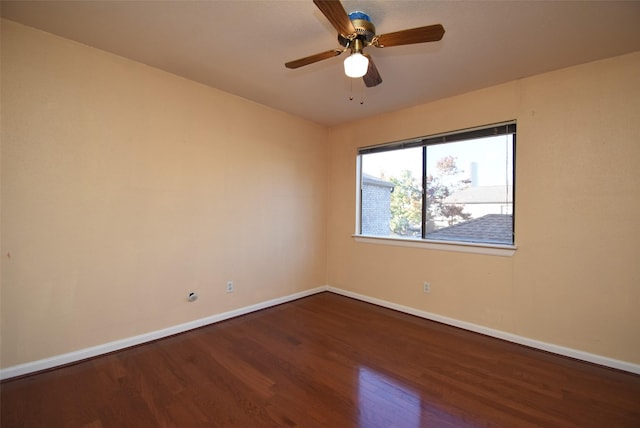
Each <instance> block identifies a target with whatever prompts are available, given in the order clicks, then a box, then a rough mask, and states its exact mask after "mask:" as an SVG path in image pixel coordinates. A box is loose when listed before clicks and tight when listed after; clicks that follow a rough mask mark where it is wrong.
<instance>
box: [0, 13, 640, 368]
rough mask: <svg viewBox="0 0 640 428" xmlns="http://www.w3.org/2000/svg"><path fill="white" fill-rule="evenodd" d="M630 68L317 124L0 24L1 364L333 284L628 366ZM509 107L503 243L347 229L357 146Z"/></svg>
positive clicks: (639, 238)
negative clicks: (476, 249) (511, 168)
mask: <svg viewBox="0 0 640 428" xmlns="http://www.w3.org/2000/svg"><path fill="white" fill-rule="evenodd" d="M639 69H640V53H636V54H632V55H627V56H622V57H618V58H613V59H610V60H606V61H600V62H596V63H591V64H587V65H583V66H579V67H573V68H570V69H565V70H560V71H557V72H553V73H548V74H544V75H539V76H535V77H533V78H528V79H523V80H520V81H516V82H511V83H508V84H505V85H501V86H496V87H492V88H488V89H485V90H482V91H477V92H473V93H468V94H465V95H461V96H458V97H453V98H449V99H445V100H441V101H438V102H434V103H429V104H424V105H421V106H418V107H415V108H412V109H408V110H403V111H399V112H394V113H390V114H387V115H383V116H380V117H376V118H371V119H368V120H364V121H360V122H357V123H351V124H348V125H345V126H341V127H337V128H335V129H332V130H326V129H323V128H321V127H318V126H316V125H313V124H311V123H309V122H305V121H303V120H300V119H297V118H295V117H292V116H289V115H286V114H284V113H280V112H277V111H274V110H271V109H268V108H266V107H263V106H260V105H257V104H254V103H251V102H248V101H246V100H243V99H240V98H237V97H234V96H231V95H229V94H225V93H223V92H220V91H217V90H214V89H211V88H208V87H205V86H202V85H199V84H196V83H194V82H190V81H188V80H185V79H182V78H179V77H176V76H173V75H170V74H167V73H164V72H161V71H159V70H156V69H153V68H150V67H146V66H144V65H141V64H138V63H134V62H131V61H128V60H125V59H123V58H120V57H116V56H113V55H110V54H107V53H104V52H101V51H98V50H95V49H92V48H89V47H86V46H82V45H78V44H76V43H73V42H70V41H67V40H64V39H60V38H57V37H54V36H51V35H47V34H45V33H41V32H39V31H35V30H32V29H28V28H25V27H22V26H20V25H17V24H13V23H10V22H7V21H3V28H2V136H1V137H2V141H1V142H2V158H1V161H2V198H1V210H2V211H1V214H2V218H1V221H2V244H1V246H2V251H1V253H0V254H1V257H2V272H1V273H2V290H1V304H2V306H1V310H2V313H1V323H2V324H1V329H2V330H1V334H2V337H1V339H2V354H1V359H2V361H1V367H3V368H4V367H11V366H14V365H16V364H20V363H27V362H32V361H35V360H38V359H42V358H47V357H52V356H56V355H60V354H62V353H66V352H72V351H74V350H78V349H82V348H86V347H89V346H93V345H100V344H104V343H106V342H109V341H112V340H117V339H122V338H127V337H131V336H134V335H137V334H144V333H147V332H150V331H154V330H158V329H162V328H165V327H170V326H174V325H177V324H180V323H183V322H188V321H191V320H195V319H199V318H203V317H207V316H209V315H212V314H217V313H221V312H224V311H228V310H232V309H235V308H240V307H244V306H247V305H250V304H253V303H257V302H262V301H265V300H268V299H271V298H276V297H279V296H284V295H289V294H292V293H295V292H298V291H303V290H308V289H311V288H314V287H317V286H321V285H324V284H327V283H328V284H329V285H332V286H334V287H339V288H343V289H345V290H347V291H352V292H356V293H361V294H364V295H367V296H371V297H374V298H379V299H384V300H387V301H389V302H393V303H398V304H402V305H406V306H409V307H413V308H416V309H419V310H424V311H429V312H432V313H435V314H440V315H443V316H447V317H450V318H454V319H458V320H461V321H465V322H469V323H475V324H478V325H481V326H486V327H490V328H494V329H498V330H502V331H505V332H509V333H513V334H517V335H521V336H524V337H528V338H531V339H537V340H541V341H545V342H548V343H552V344H556V345H560V346H566V347H570V348H574V349H577V350H582V351H585V352H590V353H594V354H598V355H602V356H606V357H610V358H615V359H620V360H623V361H628V362H632V363H636V364H638V363H640V332H639V328H638V326H639V325H640V311H639V310H638V308H639V307H640V263H638V260H640V226H639V225H640V222H638V221H637V218H638V213H639V212H640V173H639V172H638V171H639V170H640V168H638V166H639V165H640V144H639V143H638V142H639V141H640V104H639V102H640V101H639V100H640V96H638V95H639V94H640V73H638V72H637V70H639ZM425 84H428V81H427V82H425ZM510 119H517V121H518V141H517V167H516V168H517V170H516V175H517V205H516V218H517V221H516V234H517V237H516V239H517V245H518V250H517V251H516V254H515V255H514V256H513V257H497V256H486V255H474V254H465V253H453V252H442V251H436V250H426V249H416V248H403V247H391V246H381V245H372V244H365V243H355V242H354V241H353V238H352V237H351V235H352V234H353V232H354V228H355V226H354V222H355V162H356V158H355V155H356V149H357V147H358V145H360V144H363V141H365V142H366V144H367V145H368V144H377V143H384V142H388V141H395V140H399V139H404V138H411V137H416V136H421V135H428V134H433V133H438V132H443V131H450V130H456V129H462V128H466V127H472V126H478V125H483V124H488V123H494V122H500V121H505V120H510ZM327 184H328V185H327ZM8 254H10V257H9V255H8ZM228 279H232V280H234V281H235V284H236V292H235V293H232V294H227V293H225V292H224V286H225V282H226V281H227V280H228ZM425 280H428V281H430V282H431V284H432V292H431V294H429V295H428V296H427V295H424V294H423V293H422V291H421V287H422V282H423V281H425ZM192 290H195V291H197V292H198V293H199V294H200V299H199V300H198V301H197V302H195V303H187V302H186V295H187V293H188V292H189V291H192Z"/></svg>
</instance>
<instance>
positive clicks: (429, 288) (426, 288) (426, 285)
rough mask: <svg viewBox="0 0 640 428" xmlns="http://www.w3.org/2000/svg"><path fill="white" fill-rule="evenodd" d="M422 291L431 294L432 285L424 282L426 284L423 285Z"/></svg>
mask: <svg viewBox="0 0 640 428" xmlns="http://www.w3.org/2000/svg"><path fill="white" fill-rule="evenodd" d="M422 290H423V291H424V292H425V293H431V284H429V283H428V282H424V283H423V284H422Z"/></svg>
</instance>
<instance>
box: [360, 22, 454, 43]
mask: <svg viewBox="0 0 640 428" xmlns="http://www.w3.org/2000/svg"><path fill="white" fill-rule="evenodd" d="M442 36H444V27H443V26H442V25H440V24H435V25H428V26H426V27H418V28H412V29H410V30H402V31H396V32H395V33H389V34H382V35H380V36H377V37H376V39H374V41H373V43H372V44H373V45H374V46H375V47H378V48H386V47H388V46H400V45H411V44H413V43H425V42H437V41H438V40H440V39H442Z"/></svg>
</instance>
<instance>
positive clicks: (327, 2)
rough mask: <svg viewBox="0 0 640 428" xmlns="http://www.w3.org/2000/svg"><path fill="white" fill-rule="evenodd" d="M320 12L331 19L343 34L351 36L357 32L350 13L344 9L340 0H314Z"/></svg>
mask: <svg viewBox="0 0 640 428" xmlns="http://www.w3.org/2000/svg"><path fill="white" fill-rule="evenodd" d="M313 3H314V4H315V5H316V6H317V7H318V9H320V12H322V14H323V15H324V16H325V17H326V18H327V20H329V22H330V23H331V25H333V28H335V29H336V30H338V33H340V34H342V35H343V36H349V35H351V34H353V33H355V32H356V29H355V28H354V27H353V24H352V23H351V20H350V19H349V15H347V12H346V11H345V10H344V7H343V6H342V3H340V1H339V0H313Z"/></svg>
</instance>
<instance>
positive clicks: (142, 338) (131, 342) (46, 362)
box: [0, 286, 327, 380]
mask: <svg viewBox="0 0 640 428" xmlns="http://www.w3.org/2000/svg"><path fill="white" fill-rule="evenodd" d="M326 290H327V287H326V286H321V287H317V288H313V289H311V290H305V291H301V292H299V293H294V294H290V295H288V296H284V297H278V298H276V299H272V300H267V301H266V302H260V303H256V304H255V305H250V306H245V307H242V308H239V309H234V310H232V311H228V312H223V313H221V314H216V315H212V316H209V317H206V318H200V319H197V320H194V321H189V322H186V323H184V324H179V325H175V326H173V327H169V328H165V329H162V330H156V331H152V332H149V333H145V334H141V335H138V336H133V337H128V338H125V339H121V340H116V341H114V342H109V343H105V344H102V345H97V346H92V347H90V348H85V349H81V350H79V351H74V352H69V353H67V354H62V355H56V356H54V357H51V358H45V359H42V360H38V361H33V362H29V363H25V364H19V365H17V366H12V367H7V368H6V369H2V370H0V380H4V379H9V378H12V377H16V376H23V375H27V374H30V373H35V372H39V371H41V370H47V369H50V368H53V367H58V366H62V365H65V364H70V363H74V362H77V361H82V360H85V359H87V358H92V357H97V356H99V355H104V354H108V353H109V352H113V351H118V350H120V349H124V348H129V347H131V346H136V345H140V344H143V343H146V342H151V341H153V340H157V339H162V338H163V337H168V336H173V335H174V334H178V333H183V332H185V331H189V330H193V329H195V328H198V327H203V326H205V325H209V324H214V323H217V322H220V321H224V320H228V319H230V318H235V317H237V316H240V315H245V314H248V313H251V312H255V311H259V310H261V309H266V308H269V307H271V306H276V305H280V304H282V303H287V302H290V301H293V300H297V299H301V298H303V297H307V296H311V295H312V294H316V293H320V292H323V291H326Z"/></svg>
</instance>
